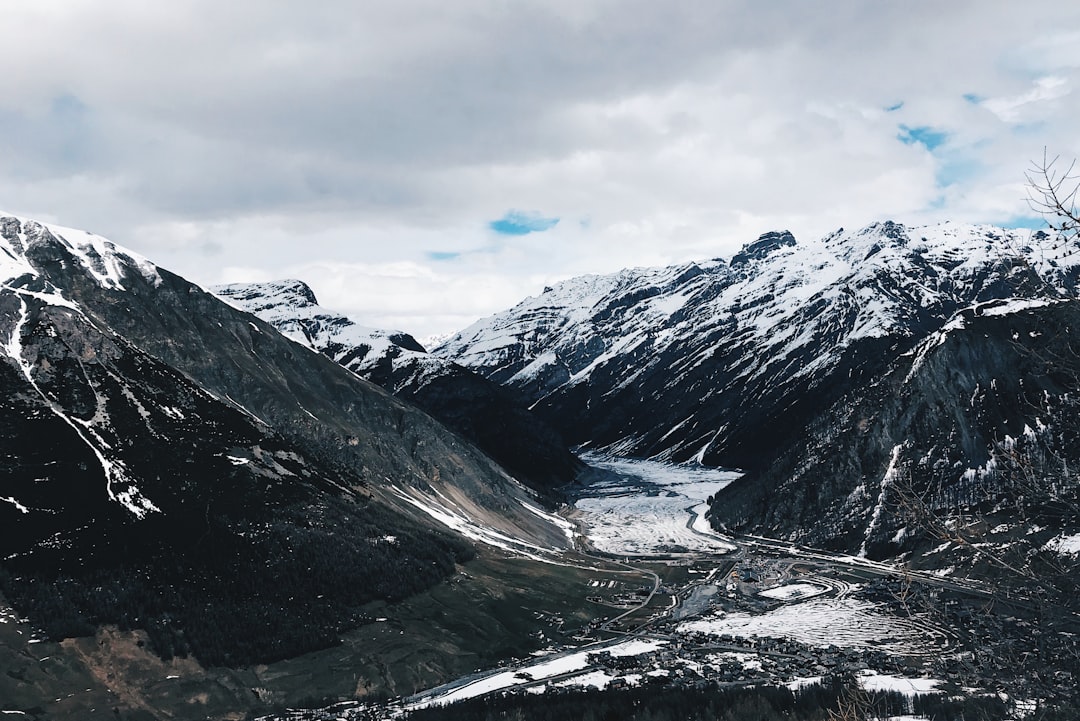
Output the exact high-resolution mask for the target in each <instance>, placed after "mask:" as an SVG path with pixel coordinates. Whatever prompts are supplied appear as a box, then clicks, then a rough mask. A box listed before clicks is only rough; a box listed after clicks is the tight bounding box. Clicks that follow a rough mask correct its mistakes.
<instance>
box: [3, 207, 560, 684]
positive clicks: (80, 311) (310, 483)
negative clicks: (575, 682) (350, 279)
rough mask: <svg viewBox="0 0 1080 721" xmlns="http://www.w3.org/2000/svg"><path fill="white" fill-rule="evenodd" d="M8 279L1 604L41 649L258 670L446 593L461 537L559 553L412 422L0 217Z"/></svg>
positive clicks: (100, 242) (487, 472)
mask: <svg viewBox="0 0 1080 721" xmlns="http://www.w3.org/2000/svg"><path fill="white" fill-rule="evenodd" d="M0 279H2V285H0V342H2V346H0V348H2V350H3V353H2V356H0V378H2V380H3V382H2V384H0V406H2V407H3V411H4V412H3V413H2V414H0V424H2V425H3V433H0V459H2V465H0V473H2V475H3V477H2V479H0V489H2V491H0V559H2V560H0V590H2V592H3V594H4V596H5V597H6V598H7V599H8V600H9V601H10V602H11V603H12V604H13V605H14V606H15V607H16V609H17V610H18V611H19V612H20V613H21V614H22V615H24V616H26V617H28V618H29V619H30V620H31V621H33V622H34V623H35V624H36V625H38V626H39V627H41V628H44V629H45V631H46V633H47V635H48V636H50V637H52V638H63V637H65V636H73V635H82V634H86V633H88V632H91V631H92V630H93V629H94V628H96V627H100V626H101V625H102V624H117V625H119V626H120V627H121V628H122V629H127V628H142V629H145V630H146V631H147V632H148V633H149V634H150V639H151V643H152V644H153V646H154V647H155V650H156V651H157V652H158V653H160V654H161V655H163V656H165V657H168V656H170V655H172V654H173V653H181V654H182V653H188V652H191V653H194V654H195V655H196V656H197V657H199V659H200V660H201V661H203V662H204V663H206V664H225V665H243V664H249V663H253V662H261V661H268V660H273V659H277V658H284V657H288V656H295V655H297V654H299V653H302V652H304V651H307V650H311V649H314V648H321V647H325V646H327V645H332V644H334V643H336V642H337V639H338V637H339V636H338V634H339V633H340V632H341V631H342V630H343V629H346V628H351V627H355V626H357V625H359V624H361V623H364V622H366V621H368V620H370V618H369V617H368V615H367V612H366V611H365V608H366V607H367V604H368V603H369V602H372V601H377V600H395V599H401V598H404V597H407V596H410V595H412V594H414V593H416V592H418V591H421V590H423V589H425V588H428V587H430V586H432V585H433V584H436V583H439V582H440V581H442V580H443V579H445V578H446V577H448V576H449V575H450V574H452V573H454V572H455V565H456V564H458V563H461V562H464V561H465V560H467V559H469V558H471V557H472V556H473V555H474V549H473V546H472V545H471V543H470V542H469V541H467V540H466V539H465V538H463V537H462V536H461V535H459V533H458V532H455V530H452V529H457V531H460V532H463V533H466V534H467V535H468V536H469V538H471V539H480V540H490V539H492V538H496V539H503V538H507V539H513V540H512V542H509V541H507V542H504V541H499V543H500V544H502V545H504V546H505V547H507V548H511V547H512V545H513V542H516V543H522V544H526V545H528V546H529V547H530V548H536V547H538V546H539V547H547V548H552V547H560V546H563V545H565V544H566V536H565V533H564V531H563V529H562V528H561V527H559V526H558V525H556V524H555V523H554V522H553V521H552V519H551V518H550V517H549V516H547V515H545V514H544V513H542V512H541V511H540V509H539V508H537V507H536V506H535V504H534V502H533V501H532V497H533V494H531V493H529V492H528V491H527V489H525V488H524V487H522V486H521V485H520V484H518V483H517V482H516V481H514V480H513V479H512V478H510V477H508V476H507V475H506V474H505V473H504V472H503V471H502V470H501V469H500V468H499V467H498V466H496V465H495V464H494V463H492V462H491V461H490V460H489V459H488V458H487V457H486V456H485V455H484V454H482V453H480V452H479V451H477V450H475V449H474V448H473V447H472V446H471V445H469V444H468V443H466V442H465V441H463V440H462V439H461V438H460V437H459V436H457V435H455V434H454V433H452V432H450V431H448V430H446V429H445V428H444V427H443V426H442V425H441V424H439V423H438V422H437V421H435V420H433V419H431V418H430V417H429V416H427V415H426V414H424V413H423V412H422V411H420V410H418V409H416V408H415V407H414V406H412V405H410V404H407V403H404V402H402V401H400V400H398V399H396V398H394V397H393V396H391V395H389V394H387V393H386V392H385V391H383V390H382V389H381V388H378V387H377V386H375V385H373V384H370V383H368V382H367V381H364V380H362V379H360V378H358V377H357V376H356V375H355V374H353V373H351V372H349V371H347V370H346V369H344V368H342V367H341V366H339V365H338V364H336V363H334V362H332V361H330V360H329V359H327V358H325V357H324V356H322V355H320V354H317V353H314V352H312V351H310V350H307V349H305V348H302V347H300V346H298V345H297V344H296V343H294V342H292V341H290V340H289V339H287V338H285V337H284V336H282V335H281V334H279V333H278V332H277V331H276V330H275V329H274V328H273V327H272V326H271V325H269V324H267V323H265V322H262V321H260V320H258V319H257V318H255V317H253V316H251V315H249V314H247V313H243V312H241V311H238V310H236V309H234V308H232V307H231V306H229V305H227V304H225V303H223V302H221V301H220V300H218V299H217V298H216V297H214V296H212V295H211V294H209V293H207V292H205V291H203V290H202V289H200V288H198V287H197V286H195V285H193V284H191V283H189V282H187V281H185V280H184V279H182V278H180V277H178V276H176V275H174V274H172V273H169V272H168V271H166V270H164V269H162V268H159V267H157V266H155V265H153V264H152V263H150V262H149V261H147V260H146V259H144V258H141V257H139V256H138V255H136V254H134V253H131V252H130V251H126V250H124V249H123V248H120V247H119V246H116V245H115V244H113V243H111V242H109V241H107V240H105V239H103V238H101V237H99V236H96V235H92V234H89V233H85V232H82V231H77V230H71V229H66V228H60V227H56V226H49V225H45V224H42V223H38V222H35V221H32V220H26V219H21V218H17V217H12V216H3V217H0ZM485 534H487V535H485Z"/></svg>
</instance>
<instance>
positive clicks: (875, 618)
mask: <svg viewBox="0 0 1080 721" xmlns="http://www.w3.org/2000/svg"><path fill="white" fill-rule="evenodd" d="M678 630H679V632H680V633H695V632H699V633H705V634H708V635H711V636H721V635H724V634H729V635H732V636H739V637H744V638H754V637H758V636H765V637H768V638H790V639H794V640H795V641H798V642H800V643H804V644H806V645H808V646H818V647H826V646H830V645H836V646H843V647H849V648H852V647H853V648H878V649H882V650H886V651H890V652H893V653H901V654H919V653H924V652H927V651H928V650H929V649H928V645H929V644H930V641H931V640H932V639H933V638H934V636H935V634H934V632H933V629H930V628H928V626H927V624H925V623H924V622H922V621H920V620H919V619H905V618H896V617H894V616H890V615H888V614H886V613H884V612H881V611H879V610H878V609H877V607H876V606H875V605H874V604H872V603H870V602H868V601H862V600H859V599H853V598H814V599H810V600H808V601H805V602H803V603H797V604H788V605H784V606H780V607H779V608H777V609H775V610H772V611H768V612H766V613H762V614H757V615H752V614H749V613H745V612H733V613H729V614H722V613H721V615H717V616H713V617H709V618H704V619H700V620H694V621H687V622H686V623H683V624H681V625H680V626H679V627H678Z"/></svg>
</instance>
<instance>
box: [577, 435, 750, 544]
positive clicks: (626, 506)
mask: <svg viewBox="0 0 1080 721" xmlns="http://www.w3.org/2000/svg"><path fill="white" fill-rule="evenodd" d="M581 458H582V460H584V461H585V462H586V463H588V464H589V465H590V466H592V467H594V468H599V469H601V470H604V471H608V472H609V474H610V475H602V476H601V477H599V478H597V479H596V480H594V481H593V482H591V483H589V484H588V485H587V486H586V487H585V488H583V489H581V490H580V491H579V492H578V498H577V500H576V501H575V503H574V508H575V513H574V515H575V517H576V519H577V520H578V521H580V522H581V523H582V524H583V525H584V526H585V527H586V529H587V531H586V535H587V536H588V538H589V541H590V542H591V543H592V545H593V547H594V548H595V549H596V550H598V551H603V552H605V553H615V554H627V555H651V554H660V553H680V552H687V551H697V552H706V553H724V552H727V551H731V550H733V549H734V546H733V545H732V544H731V543H730V542H728V540H727V539H726V538H724V537H723V536H721V535H719V534H717V533H716V532H715V531H713V530H712V528H710V527H709V522H708V520H707V519H706V518H705V511H706V510H707V509H708V504H707V503H706V500H707V499H708V498H709V496H712V495H714V494H715V493H716V492H717V491H719V490H720V489H721V488H723V487H724V486H726V485H728V484H729V483H731V482H732V481H734V480H735V479H736V478H738V477H739V476H740V475H741V474H740V473H739V472H737V471H728V470H722V469H716V468H706V467H703V466H675V465H670V464H666V463H658V462H656V461H644V460H638V459H629V458H612V457H610V456H602V455H598V454H593V453H584V454H582V456H581Z"/></svg>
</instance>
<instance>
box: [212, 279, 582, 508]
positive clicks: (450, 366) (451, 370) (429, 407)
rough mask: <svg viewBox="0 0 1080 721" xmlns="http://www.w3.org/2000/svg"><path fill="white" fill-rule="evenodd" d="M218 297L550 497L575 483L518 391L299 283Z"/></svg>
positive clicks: (253, 286) (240, 288) (243, 287)
mask: <svg viewBox="0 0 1080 721" xmlns="http://www.w3.org/2000/svg"><path fill="white" fill-rule="evenodd" d="M212 290H213V292H214V293H215V294H217V295H218V296H219V297H221V298H223V299H224V300H226V302H229V303H231V304H233V305H235V306H236V307H238V308H240V309H242V310H246V311H248V312H250V313H254V314H255V315H257V316H259V317H260V318H262V319H263V320H265V321H266V322H268V323H270V324H272V325H273V326H274V327H275V328H277V329H278V330H279V331H281V332H282V333H283V334H285V335H286V336H288V337H289V338H292V339H293V340H295V341H297V342H298V343H300V344H302V345H305V346H307V347H310V348H312V349H314V350H316V351H319V352H320V353H323V354H324V355H326V356H327V357H329V358H332V359H333V360H335V361H337V362H338V363H340V364H341V365H343V366H345V367H346V368H348V369H349V370H351V371H353V372H354V373H356V374H357V375H359V376H360V377H362V378H365V379H367V380H369V381H371V382H373V383H376V384H378V385H379V386H382V387H383V388H385V389H386V390H388V391H390V392H391V393H393V394H394V395H396V396H397V397H399V398H402V399H405V400H407V401H409V402H411V403H414V404H416V405H417V406H419V407H420V408H423V409H424V410H425V411H426V412H428V413H430V414H431V415H432V416H433V417H435V418H437V419H438V420H440V421H441V422H443V423H444V424H446V426H447V427H448V428H451V429H453V430H454V431H456V432H458V433H460V434H461V435H462V436H464V437H465V438H467V439H468V440H470V441H472V442H473V443H475V444H476V445H477V447H478V448H480V449H481V450H483V451H484V452H485V453H487V454H488V455H489V456H491V457H492V458H493V459H494V460H495V461H497V462H498V463H499V464H500V465H501V466H502V467H503V468H505V469H506V471H507V472H508V473H509V474H511V475H512V476H514V477H515V478H517V479H519V480H521V481H522V482H523V483H525V484H527V485H529V486H530V487H532V488H533V489H535V490H537V491H538V492H540V493H542V494H544V496H545V497H549V498H551V497H554V489H556V488H558V487H559V486H564V485H566V484H568V483H571V482H573V480H574V478H575V476H576V475H577V473H578V472H579V471H580V470H581V468H582V464H581V462H580V461H578V460H577V459H576V458H575V457H574V456H573V454H571V453H570V452H569V451H568V450H567V449H566V444H565V442H564V441H563V440H562V436H561V434H560V432H559V431H558V430H557V428H556V427H555V426H553V425H551V424H548V423H546V422H544V421H542V420H541V419H539V418H538V417H537V416H535V415H534V414H532V413H530V412H529V410H528V409H527V408H526V407H525V404H524V403H523V402H522V401H521V400H520V399H518V398H517V397H516V396H515V394H514V393H512V392H511V391H510V390H508V389H506V388H504V387H502V386H499V385H498V384H496V383H494V382H492V381H489V380H487V379H486V378H483V377H482V376H480V375H478V374H476V373H474V372H472V371H470V370H468V369H466V368H464V367H462V366H460V365H458V364H457V363H453V362H451V361H447V360H445V359H443V358H439V357H436V356H432V355H430V354H428V353H427V352H426V351H425V350H424V348H423V347H422V346H421V345H420V344H419V343H418V342H416V340H415V339H414V338H413V337H412V336H410V335H408V334H407V333H403V332H401V331H386V330H379V329H375V328H366V327H363V326H360V325H358V324H357V323H355V322H354V321H352V320H351V319H349V318H348V317H346V316H343V315H341V314H340V313H335V312H333V311H330V310H327V309H325V308H322V307H320V306H319V304H318V301H317V300H316V298H315V293H314V292H313V291H312V290H311V288H310V287H308V286H307V285H306V284H305V283H303V282H302V281H299V280H287V281H276V282H269V283H238V284H233V285H227V286H218V287H215V288H213V289H212Z"/></svg>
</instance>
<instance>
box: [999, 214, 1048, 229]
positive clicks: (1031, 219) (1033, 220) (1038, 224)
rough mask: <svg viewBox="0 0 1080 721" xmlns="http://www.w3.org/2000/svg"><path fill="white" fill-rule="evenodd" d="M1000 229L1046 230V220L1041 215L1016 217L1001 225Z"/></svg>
mask: <svg viewBox="0 0 1080 721" xmlns="http://www.w3.org/2000/svg"><path fill="white" fill-rule="evenodd" d="M1001 227H1002V228H1024V229H1027V230H1047V229H1048V226H1047V224H1046V218H1044V217H1042V216H1041V215H1017V216H1014V217H1012V218H1009V219H1008V220H1005V221H1004V222H1002V224H1001Z"/></svg>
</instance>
